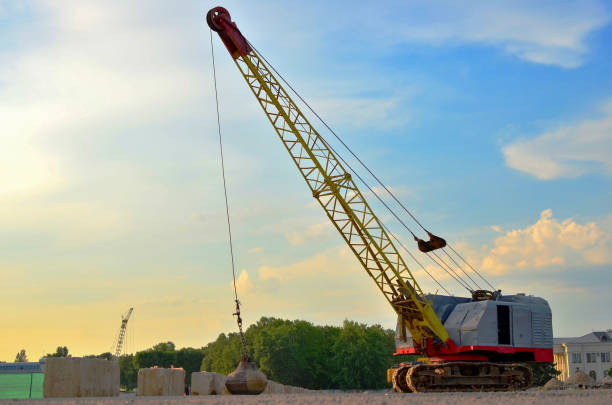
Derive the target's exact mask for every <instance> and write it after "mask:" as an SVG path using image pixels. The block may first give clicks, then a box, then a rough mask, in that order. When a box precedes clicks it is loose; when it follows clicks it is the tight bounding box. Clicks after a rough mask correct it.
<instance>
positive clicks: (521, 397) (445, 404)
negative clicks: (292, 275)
mask: <svg viewBox="0 0 612 405" xmlns="http://www.w3.org/2000/svg"><path fill="white" fill-rule="evenodd" d="M5 404H7V405H8V404H11V405H21V404H34V405H41V404H45V405H46V404H49V405H53V404H67V405H72V404H74V405H98V404H100V405H102V404H104V405H170V404H171V405H174V404H181V405H194V404H210V405H213V404H216V405H226V404H227V405H230V404H232V405H234V404H236V405H237V404H247V405H248V404H291V405H297V404H308V405H327V404H330V405H331V404H344V405H352V404H364V405H365V404H386V405H392V404H398V405H399V404H402V405H405V404H410V405H413V404H414V405H480V404H483V405H494V404H503V405H519V404H520V405H524V404H543V405H548V404H550V405H574V404H576V405H611V404H612V390H566V391H548V392H545V391H535V390H534V391H527V392H503V393H471V392H469V393H444V394H432V393H429V394H395V393H381V392H375V393H371V392H364V393H314V394H311V393H307V394H272V395H259V396H229V395H228V396H225V395H220V396H215V395H211V396H191V397H135V396H121V397H115V398H67V399H6V400H0V405H5Z"/></svg>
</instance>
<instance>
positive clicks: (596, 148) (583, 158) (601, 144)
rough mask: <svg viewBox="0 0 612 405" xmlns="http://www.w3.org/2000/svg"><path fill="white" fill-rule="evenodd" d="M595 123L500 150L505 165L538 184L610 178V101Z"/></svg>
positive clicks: (611, 106) (611, 108) (611, 170)
mask: <svg viewBox="0 0 612 405" xmlns="http://www.w3.org/2000/svg"><path fill="white" fill-rule="evenodd" d="M602 112H603V114H602V116H601V117H600V118H598V119H592V120H586V121H583V122H579V123H577V124H572V125H564V126H562V127H560V128H559V129H558V130H556V131H552V132H546V133H543V134H541V135H538V136H536V137H535V138H533V139H527V140H521V141H516V142H514V143H512V144H510V145H507V146H506V147H504V148H503V150H502V152H503V154H504V157H505V159H506V165H507V166H508V167H511V168H513V169H516V170H519V171H522V172H525V173H528V174H530V175H532V176H534V177H536V178H538V179H540V180H552V179H557V178H563V177H565V178H575V177H579V176H582V175H585V174H587V173H591V172H597V173H603V174H605V175H607V176H610V175H612V153H610V151H612V101H609V102H607V103H606V104H605V105H604V107H603V108H602Z"/></svg>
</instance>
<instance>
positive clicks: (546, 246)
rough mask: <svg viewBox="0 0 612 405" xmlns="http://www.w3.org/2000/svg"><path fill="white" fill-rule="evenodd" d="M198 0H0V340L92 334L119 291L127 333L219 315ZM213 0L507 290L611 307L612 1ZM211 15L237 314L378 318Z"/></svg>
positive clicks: (43, 340) (106, 336)
mask: <svg viewBox="0 0 612 405" xmlns="http://www.w3.org/2000/svg"><path fill="white" fill-rule="evenodd" d="M216 5H217V4H216V2H215V3H212V2H208V1H185V2H164V1H157V0H155V1H130V2H123V1H118V0H117V1H115V0H112V1H70V0H66V1H44V0H41V1H26V2H0V38H2V40H1V41H0V280H1V282H2V283H1V285H2V287H3V288H2V292H1V294H0V305H1V308H2V310H1V311H0V326H1V330H2V332H1V337H0V360H3V361H13V360H14V358H15V355H16V354H17V352H18V351H19V350H21V349H26V351H27V354H28V356H29V359H30V360H38V359H39V358H40V357H41V356H43V355H44V354H45V353H49V352H53V351H54V350H55V348H56V347H57V346H60V345H61V346H67V347H68V348H69V350H70V352H71V353H72V354H73V355H85V354H97V353H102V352H106V351H109V350H110V349H111V346H112V345H113V343H114V339H115V338H116V335H117V332H118V330H119V326H120V323H121V314H123V313H125V312H126V311H127V310H128V308H130V307H134V315H133V318H132V319H131V320H130V326H129V328H128V337H127V339H126V342H127V351H128V352H134V351H136V350H142V349H146V348H148V347H151V346H152V345H154V344H156V343H158V342H161V341H173V342H174V343H175V344H176V345H177V346H178V347H183V346H192V347H201V346H203V345H206V344H207V343H208V342H210V341H211V340H214V339H215V338H216V337H217V335H218V334H219V333H221V332H228V331H235V330H236V326H235V319H234V318H233V317H232V312H233V309H234V308H233V305H234V303H233V291H232V288H231V280H232V274H231V266H230V258H229V249H228V242H227V229H226V222H225V221H226V219H225V206H224V202H223V188H222V183H221V175H220V161H219V151H218V139H217V132H216V131H217V127H216V116H215V100H214V91H213V82H212V66H211V56H210V52H211V49H210V47H211V45H210V34H209V30H208V27H207V26H206V23H205V21H204V18H203V16H204V15H205V13H206V11H207V10H208V9H209V8H211V7H212V6H216ZM223 5H224V6H225V7H226V8H227V9H228V10H230V12H231V14H232V17H233V19H234V20H235V21H236V22H237V23H238V26H239V27H240V29H241V30H242V32H243V33H244V34H245V36H247V37H248V38H249V39H250V40H251V41H252V42H253V43H254V44H256V46H257V47H258V49H259V50H260V51H262V53H263V54H264V55H265V56H266V57H267V58H268V59H269V60H270V61H272V63H274V64H275V66H276V67H277V68H278V69H279V70H280V71H281V72H283V73H284V74H285V75H286V76H287V77H288V78H289V79H290V80H291V81H292V83H293V84H295V85H296V87H297V88H298V89H300V91H301V93H302V94H303V95H304V96H305V97H306V98H307V99H308V100H309V101H310V102H311V103H312V105H313V107H314V108H315V109H316V110H317V111H318V112H319V113H321V114H322V115H323V116H324V117H325V118H326V119H327V121H328V122H329V123H330V124H331V125H332V127H334V128H335V129H336V130H337V132H338V133H340V134H341V135H342V136H343V138H344V139H345V140H346V141H347V142H348V143H349V144H350V145H351V146H352V147H353V148H354V150H355V151H356V152H357V153H358V155H359V156H360V157H361V158H362V159H363V160H364V161H365V162H367V163H368V164H369V165H370V166H371V167H372V168H373V169H374V171H375V172H376V173H377V174H378V175H379V177H381V178H382V179H383V180H384V181H385V182H386V183H387V184H388V185H389V186H390V187H391V188H392V189H393V190H394V191H395V192H396V194H397V195H398V196H399V197H400V198H401V199H402V201H404V202H405V204H406V205H407V206H408V207H410V208H411V209H412V210H413V211H414V213H415V214H416V215H417V216H418V217H419V219H420V220H422V222H423V223H424V224H426V225H427V226H428V227H429V228H430V229H431V230H433V231H434V232H435V233H436V234H439V235H441V236H443V237H445V238H446V239H447V240H449V241H450V242H451V243H453V245H454V246H455V247H456V248H457V249H459V250H460V251H461V252H462V253H463V254H464V255H465V256H466V258H468V260H469V261H470V262H471V263H473V265H474V266H475V267H477V268H478V269H480V270H482V272H483V274H485V275H486V277H487V279H489V280H490V281H491V282H492V283H493V284H494V285H495V286H498V287H499V288H501V289H502V290H503V291H504V292H507V293H515V292H524V293H528V294H533V295H537V296H541V297H544V298H546V299H547V300H549V302H550V304H551V306H552V309H553V326H554V333H555V336H578V335H582V334H586V333H589V332H590V331H592V330H602V329H608V328H612V322H611V320H610V315H609V311H608V308H611V307H612V295H611V294H610V290H611V289H612V271H611V264H612V210H611V209H610V207H612V192H611V190H612V181H611V179H610V176H611V175H612V81H611V80H610V77H609V72H610V71H611V70H612V59H611V57H610V55H612V52H610V51H611V50H612V41H610V38H611V37H612V28H611V26H610V20H611V17H610V16H611V15H612V14H611V8H610V7H609V4H607V3H604V2H600V1H580V2H572V1H567V2H566V1H561V2H553V3H539V2H538V4H534V3H532V2H515V1H508V2H505V1H501V2H493V3H491V2H488V1H476V2H473V4H472V5H469V6H461V7H458V6H455V5H454V2H447V1H433V2H425V1H423V2H416V1H414V2H412V1H410V2H404V1H383V2H377V3H376V5H374V4H372V5H366V4H362V5H355V4H354V3H352V2H344V1H342V2H336V3H334V4H332V5H330V4H327V2H323V1H312V2H282V1H272V0H269V1H261V2H259V1H258V2H256V4H255V2H238V1H225V2H223ZM213 40H214V47H215V55H216V63H217V69H218V70H217V73H218V85H219V92H220V93H219V94H220V113H221V123H222V129H223V134H224V142H225V143H224V148H225V157H226V169H227V178H228V187H229V189H228V192H229V203H230V211H231V216H232V223H233V232H234V243H235V244H234V248H235V255H236V271H237V274H236V276H237V278H238V279H237V284H238V290H239V294H240V298H241V300H242V302H243V317H244V320H245V324H246V325H248V324H250V323H253V322H255V321H257V319H259V317H261V316H274V317H281V318H288V319H305V320H308V321H311V322H313V323H316V324H332V325H339V324H341V323H342V321H343V320H344V319H351V320H356V321H359V322H364V323H368V324H374V323H380V324H382V325H383V326H385V327H389V328H393V327H394V325H395V318H394V315H393V312H392V310H391V308H390V307H389V306H388V304H387V303H386V302H385V300H384V298H383V297H382V296H381V295H380V294H379V293H378V290H377V289H376V287H375V285H374V283H373V282H372V281H371V280H370V279H369V278H368V276H367V275H366V273H365V272H364V271H363V270H362V269H361V268H360V267H359V264H358V262H357V260H356V259H355V258H354V257H353V256H352V254H351V253H350V252H349V251H348V250H347V248H346V247H345V246H344V244H343V241H342V239H341V238H340V237H339V235H337V233H336V231H335V230H334V229H333V227H332V226H331V224H330V223H329V222H328V220H327V218H326V216H325V215H324V213H323V212H322V211H321V209H320V207H319V206H318V205H316V204H315V203H314V201H313V199H312V196H311V193H310V192H309V190H308V188H307V187H306V185H305V184H304V182H303V180H302V178H301V177H300V176H299V174H298V172H297V170H296V169H295V167H293V163H292V162H291V160H290V159H289V157H288V156H287V153H286V151H285V150H284V148H283V147H282V145H281V143H280V141H279V140H278V138H277V136H276V134H275V133H274V132H273V130H272V128H271V127H270V125H269V123H268V122H267V120H266V118H265V116H264V115H263V113H262V112H261V111H260V107H259V106H258V104H257V102H256V101H255V99H254V98H253V96H252V94H251V93H250V90H249V89H248V88H247V86H246V85H245V83H243V79H242V78H241V77H240V75H239V73H238V71H237V70H236V68H235V66H234V65H233V62H232V61H231V59H230V57H229V55H228V54H227V51H226V50H225V49H224V47H223V46H222V45H221V43H220V41H219V39H218V38H217V37H216V36H215V37H213ZM319 127H320V126H319ZM322 133H323V134H324V135H325V136H327V134H326V133H324V132H323V131H322ZM336 146H337V145H336ZM366 197H367V198H371V197H372V196H371V194H366ZM372 205H373V207H374V209H375V211H376V212H378V213H379V214H380V217H381V219H382V220H383V221H384V222H386V223H387V224H388V225H389V226H390V227H391V229H392V230H393V231H394V232H395V233H396V234H397V235H398V236H399V237H400V238H402V239H403V241H404V242H405V243H406V244H409V246H411V248H412V247H413V245H414V243H413V241H412V240H411V238H410V235H409V234H408V235H407V234H406V232H403V230H402V228H401V227H398V226H397V225H398V224H397V223H395V222H394V221H392V217H391V216H390V215H389V214H388V213H386V212H385V211H384V210H382V207H381V206H379V205H377V204H374V202H373V201H372ZM407 220H409V218H408V219H407ZM421 236H424V235H421ZM413 252H414V253H415V254H419V253H417V251H416V249H413ZM408 264H409V266H412V264H411V263H410V262H408ZM430 270H431V271H433V272H434V274H435V276H436V277H437V278H438V279H439V280H440V282H441V283H443V284H444V286H445V287H446V288H447V289H449V291H451V293H453V294H461V295H465V294H466V291H465V290H463V289H462V288H461V287H460V286H459V285H458V284H457V283H454V282H453V280H451V279H450V278H449V277H448V275H446V274H444V273H443V272H441V271H439V270H435V269H433V268H431V269H430ZM413 271H414V273H415V276H416V277H417V279H418V280H419V281H420V282H421V285H422V287H423V289H424V290H425V291H427V292H436V291H437V289H438V287H437V286H436V285H435V284H434V283H432V282H431V280H429V278H428V277H427V276H426V275H425V274H424V272H423V271H422V270H419V268H418V267H413ZM438 292H440V291H438Z"/></svg>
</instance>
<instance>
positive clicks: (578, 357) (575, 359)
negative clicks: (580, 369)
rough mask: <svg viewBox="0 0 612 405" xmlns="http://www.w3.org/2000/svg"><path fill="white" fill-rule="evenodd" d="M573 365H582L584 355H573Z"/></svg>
mask: <svg viewBox="0 0 612 405" xmlns="http://www.w3.org/2000/svg"><path fill="white" fill-rule="evenodd" d="M572 363H582V353H572Z"/></svg>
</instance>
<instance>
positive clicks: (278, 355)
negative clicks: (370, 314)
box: [16, 317, 557, 390]
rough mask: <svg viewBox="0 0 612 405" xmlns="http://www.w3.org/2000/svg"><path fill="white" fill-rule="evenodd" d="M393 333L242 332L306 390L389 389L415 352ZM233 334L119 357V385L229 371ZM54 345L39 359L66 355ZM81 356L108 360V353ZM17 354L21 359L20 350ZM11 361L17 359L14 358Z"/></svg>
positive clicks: (289, 324) (269, 367)
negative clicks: (177, 371)
mask: <svg viewBox="0 0 612 405" xmlns="http://www.w3.org/2000/svg"><path fill="white" fill-rule="evenodd" d="M394 335H395V334H394V331H393V330H391V329H384V328H383V327H382V326H380V325H371V326H368V325H365V324H361V323H357V322H353V321H349V320H346V321H344V324H343V325H342V326H317V325H313V324H312V323H310V322H307V321H302V320H294V321H291V320H285V319H276V318H269V317H262V318H261V319H259V321H257V323H255V324H253V325H251V326H249V327H248V328H247V330H246V331H245V338H246V341H247V350H248V355H249V356H250V358H251V359H252V360H253V361H254V362H255V363H256V364H257V367H258V368H259V369H260V370H261V371H262V372H263V373H264V374H266V376H267V377H268V378H269V379H271V380H273V381H276V382H279V383H281V384H286V385H294V386H299V387H304V388H309V389H343V390H347V389H380V388H386V387H389V384H388V383H387V380H386V370H387V369H388V368H389V367H391V366H392V365H394V364H397V363H399V362H403V361H414V360H416V357H415V356H393V355H392V354H393V352H394V351H395V338H394ZM241 353H242V350H241V340H240V336H239V334H238V333H228V334H225V333H221V334H220V335H219V336H218V337H217V339H216V340H215V341H213V342H210V343H208V344H207V345H206V346H203V347H201V348H192V347H185V348H181V349H176V347H175V345H174V343H172V342H162V343H158V344H156V345H155V346H153V347H152V348H150V349H147V350H143V351H140V352H137V353H136V354H134V355H132V354H128V355H122V356H120V357H119V359H118V362H119V372H120V380H121V386H122V387H123V388H125V389H127V390H132V389H134V388H135V387H136V382H137V376H138V369H140V368H147V367H154V366H157V367H165V368H170V367H181V368H183V369H185V374H186V382H187V384H190V381H191V373H192V372H194V371H211V372H217V373H221V374H225V375H227V374H229V373H230V372H232V371H233V370H234V369H235V368H236V367H237V366H238V363H239V361H240V358H241ZM67 356H69V353H68V348H67V347H65V346H60V347H58V348H57V350H56V352H55V353H48V354H47V355H46V356H45V357H67ZM85 357H97V358H104V359H112V358H113V356H112V354H111V353H110V352H106V353H102V354H99V355H90V356H85ZM17 358H19V359H23V358H27V357H26V354H25V351H24V350H22V351H21V352H20V353H18V356H17ZM16 360H17V359H16ZM534 374H535V377H536V378H535V380H536V381H535V385H542V384H544V383H546V382H547V381H548V380H549V379H550V378H551V377H553V376H555V375H556V374H557V373H556V370H555V369H554V366H553V365H552V363H547V364H541V365H537V366H534Z"/></svg>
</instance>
